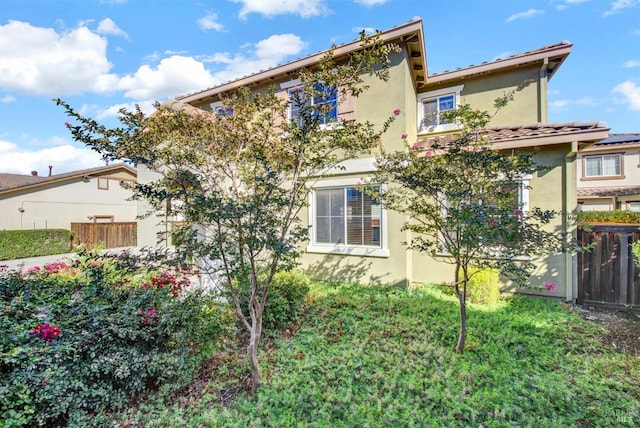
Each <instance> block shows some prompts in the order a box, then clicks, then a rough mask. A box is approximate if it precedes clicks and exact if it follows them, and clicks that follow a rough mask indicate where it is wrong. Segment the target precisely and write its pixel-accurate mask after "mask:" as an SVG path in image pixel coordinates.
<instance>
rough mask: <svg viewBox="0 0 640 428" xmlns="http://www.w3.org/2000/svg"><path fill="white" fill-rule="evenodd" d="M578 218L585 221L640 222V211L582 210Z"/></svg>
mask: <svg viewBox="0 0 640 428" xmlns="http://www.w3.org/2000/svg"><path fill="white" fill-rule="evenodd" d="M578 219H579V220H580V221H581V222H583V223H625V224H628V223H632V224H636V223H640V212H636V211H621V210H616V211H581V212H580V213H578Z"/></svg>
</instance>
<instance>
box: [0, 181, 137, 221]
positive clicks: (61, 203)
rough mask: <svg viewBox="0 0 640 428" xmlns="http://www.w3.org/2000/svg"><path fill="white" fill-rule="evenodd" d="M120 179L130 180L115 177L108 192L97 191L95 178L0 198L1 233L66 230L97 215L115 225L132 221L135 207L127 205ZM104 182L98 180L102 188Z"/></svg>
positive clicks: (131, 202)
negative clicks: (108, 219) (75, 223)
mask: <svg viewBox="0 0 640 428" xmlns="http://www.w3.org/2000/svg"><path fill="white" fill-rule="evenodd" d="M120 179H129V180H131V179H132V177H131V176H130V175H128V176H126V177H125V176H122V177H119V176H117V175H116V176H114V177H113V178H111V179H108V180H107V181H108V189H99V188H98V178H96V177H91V178H90V179H89V181H88V182H84V181H82V179H80V178H75V179H74V180H69V181H65V182H61V183H52V184H50V185H43V186H38V187H37V188H36V189H35V190H26V189H25V190H23V191H16V192H11V193H10V195H9V196H7V197H2V196H0V213H2V214H1V215H0V229H3V230H21V229H67V230H69V229H70V228H71V223H72V222H80V223H83V222H91V221H93V219H89V218H88V217H89V216H91V217H92V218H93V216H96V215H100V216H113V220H114V221H117V222H126V221H135V219H136V203H135V202H134V201H127V198H129V197H130V196H131V191H130V190H128V189H124V188H123V187H122V186H120ZM107 181H102V180H101V186H104V185H105V183H106V182H107ZM19 209H22V210H23V212H21V211H20V210H19ZM101 221H107V220H101Z"/></svg>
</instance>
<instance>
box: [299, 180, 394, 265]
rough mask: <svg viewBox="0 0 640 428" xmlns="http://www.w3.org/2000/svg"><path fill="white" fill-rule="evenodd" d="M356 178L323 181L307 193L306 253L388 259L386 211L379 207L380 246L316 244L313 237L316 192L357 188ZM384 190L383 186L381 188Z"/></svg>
mask: <svg viewBox="0 0 640 428" xmlns="http://www.w3.org/2000/svg"><path fill="white" fill-rule="evenodd" d="M358 180H359V179H357V178H345V179H335V180H323V181H321V182H318V183H315V185H314V186H313V189H312V190H311V191H310V192H309V209H308V220H309V228H310V231H309V232H310V233H309V245H307V248H306V252H307V253H320V254H342V255H352V256H366V257H389V256H390V252H389V249H388V247H387V245H388V241H387V210H386V209H385V208H384V206H382V204H381V205H380V229H381V230H380V246H379V247H372V246H367V245H348V244H323V243H317V242H316V237H315V229H314V225H315V217H316V208H317V205H316V203H315V201H316V190H325V189H335V188H343V189H344V188H346V187H357V182H358ZM383 188H384V186H383Z"/></svg>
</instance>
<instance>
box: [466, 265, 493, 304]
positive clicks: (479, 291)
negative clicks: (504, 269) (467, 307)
mask: <svg viewBox="0 0 640 428" xmlns="http://www.w3.org/2000/svg"><path fill="white" fill-rule="evenodd" d="M467 297H468V299H469V301H470V302H472V303H479V304H482V305H493V304H496V303H498V300H499V299H500V272H499V271H498V270H497V269H491V268H486V269H477V268H469V282H468V284H467Z"/></svg>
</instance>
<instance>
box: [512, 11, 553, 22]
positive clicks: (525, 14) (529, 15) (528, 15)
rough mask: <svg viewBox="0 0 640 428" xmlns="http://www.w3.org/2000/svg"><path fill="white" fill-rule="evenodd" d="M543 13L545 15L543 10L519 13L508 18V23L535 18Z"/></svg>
mask: <svg viewBox="0 0 640 428" xmlns="http://www.w3.org/2000/svg"><path fill="white" fill-rule="evenodd" d="M542 13H544V11H543V10H538V9H529V10H526V11H524V12H519V13H516V14H513V15H511V16H510V17H508V18H507V21H506V22H511V21H516V20H518V19H525V18H533V17H534V16H536V15H540V14H542Z"/></svg>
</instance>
